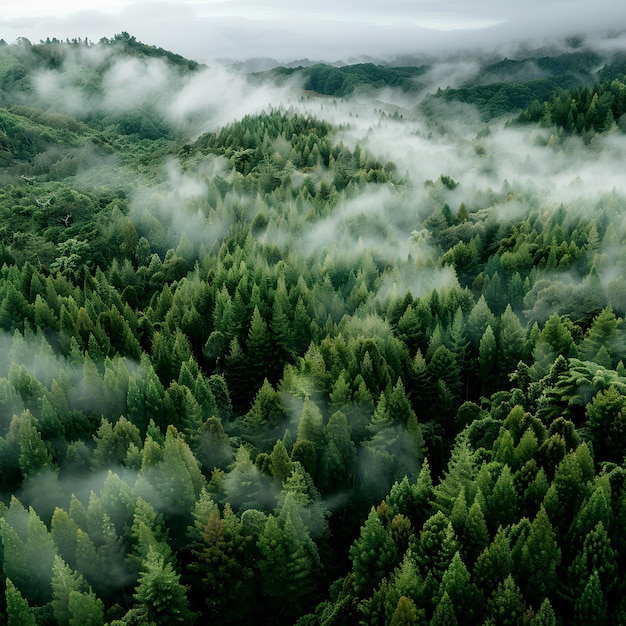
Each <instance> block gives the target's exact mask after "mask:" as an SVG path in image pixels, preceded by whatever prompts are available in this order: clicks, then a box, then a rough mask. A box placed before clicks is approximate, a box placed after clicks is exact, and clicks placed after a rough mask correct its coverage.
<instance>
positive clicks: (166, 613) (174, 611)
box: [134, 549, 194, 626]
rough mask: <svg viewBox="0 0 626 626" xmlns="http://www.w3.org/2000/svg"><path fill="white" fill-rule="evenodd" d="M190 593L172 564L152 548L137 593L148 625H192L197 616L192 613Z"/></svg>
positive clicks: (139, 606)
mask: <svg viewBox="0 0 626 626" xmlns="http://www.w3.org/2000/svg"><path fill="white" fill-rule="evenodd" d="M186 592H187V589H186V587H185V586H183V585H181V583H180V576H179V575H178V574H176V572H175V571H174V569H173V567H172V565H171V563H167V562H165V561H164V559H163V557H162V556H160V555H159V554H158V553H157V552H156V551H154V550H153V549H150V550H149V552H148V555H147V557H146V559H145V562H144V565H143V568H142V571H141V574H140V575H139V583H138V585H137V590H136V592H135V594H134V597H135V600H136V601H137V604H138V608H139V611H140V615H141V616H142V618H143V619H144V620H145V622H146V623H153V624H155V625H156V626H160V625H165V624H192V623H193V622H194V615H193V614H192V613H191V612H190V610H189V604H188V602H187V597H186Z"/></svg>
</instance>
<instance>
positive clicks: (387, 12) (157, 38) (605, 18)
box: [0, 0, 626, 62]
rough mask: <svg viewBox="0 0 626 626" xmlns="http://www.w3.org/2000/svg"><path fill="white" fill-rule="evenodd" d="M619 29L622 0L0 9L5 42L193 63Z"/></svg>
mask: <svg viewBox="0 0 626 626" xmlns="http://www.w3.org/2000/svg"><path fill="white" fill-rule="evenodd" d="M624 26H626V16H625V15H624V11H623V6H622V5H621V4H620V2H619V0H598V1H597V2H594V3H593V4H590V3H588V2H583V1H582V0H576V1H574V2H567V3H565V4H563V3H562V2H559V1H558V0H548V1H546V2H534V1H533V2H530V3H523V4H520V3H517V2H514V1H513V0H507V1H505V2H493V1H492V0H473V1H472V2H466V3H461V4H459V3H455V2H451V1H449V0H447V1H445V2H434V1H432V0H430V1H425V2H419V3H414V2H407V1H406V0H393V1H392V2H385V3H383V4H381V3H374V2H368V3H363V2H359V3H356V2H354V1H353V0H342V1H341V2H328V1H325V2H315V3H314V2H300V3H298V4H297V5H293V4H290V3H285V2H282V1H280V0H265V1H264V2H263V3H250V2H247V1H246V0H232V1H229V2H209V1H208V0H205V1H203V0H193V1H190V0H188V1H180V0H178V1H176V2H164V1H158V0H156V1H155V0H151V1H146V0H125V1H121V0H120V1H119V2H115V3H105V2H104V1H103V0H100V1H98V0H96V1H94V2H90V3H89V5H88V6H85V5H84V3H79V2H78V1H77V0H65V2H59V3H55V6H54V11H53V10H52V9H51V5H49V4H47V3H42V2H34V3H31V2H29V3H23V2H18V1H17V0H6V1H5V2H4V3H3V12H2V15H1V16H0V34H1V36H2V37H3V38H4V39H5V40H6V41H9V42H11V41H13V40H15V39H16V38H17V37H28V38H29V39H31V41H38V40H39V39H45V38H46V37H53V36H54V37H57V38H60V39H65V38H66V37H69V38H70V39H71V38H74V37H78V36H80V37H89V38H90V39H92V40H93V41H98V40H99V39H100V38H101V37H103V36H106V37H110V36H111V35H112V34H113V33H116V32H121V31H129V32H131V33H132V34H134V35H135V36H137V38H138V39H140V40H142V41H146V42H149V43H153V44H155V45H158V46H161V47H163V48H166V49H169V50H175V51H177V52H179V53H180V54H183V55H185V56H187V57H188V58H193V59H197V60H200V61H209V60H210V59H219V58H222V59H232V60H245V59H249V58H254V57H271V58H274V59H277V60H279V61H281V62H287V61H293V60H294V59H302V58H305V57H308V58H310V59H319V60H325V61H336V60H344V61H350V60H352V59H355V58H364V57H369V58H384V59H390V58H393V57H395V56H399V55H407V54H408V55H410V54H416V53H420V54H425V53H426V54H432V53H437V54H440V53H442V52H450V51H454V50H460V49H463V50H465V49H471V50H478V49H480V50H491V51H494V50H498V51H502V50H504V49H507V50H511V49H512V48H513V47H515V46H518V45H522V44H523V43H524V42H526V41H528V40H532V41H533V45H535V46H538V45H544V44H545V43H546V42H547V41H548V40H554V38H555V37H564V36H567V35H572V34H574V35H579V34H581V33H583V34H585V35H587V36H588V37H593V36H595V35H596V34H597V33H602V32H619V31H620V29H623V28H624Z"/></svg>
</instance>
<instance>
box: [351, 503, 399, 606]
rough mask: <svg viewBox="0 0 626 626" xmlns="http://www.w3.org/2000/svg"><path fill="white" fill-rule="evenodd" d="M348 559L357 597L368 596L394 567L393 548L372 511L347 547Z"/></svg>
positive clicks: (394, 555)
mask: <svg viewBox="0 0 626 626" xmlns="http://www.w3.org/2000/svg"><path fill="white" fill-rule="evenodd" d="M350 559H351V560H352V569H353V572H354V588H355V591H356V593H357V595H358V596H360V597H367V594H369V592H371V590H372V589H374V588H375V587H376V585H377V584H378V583H379V582H380V580H381V579H382V578H383V577H384V576H386V575H387V574H389V572H390V571H391V569H392V568H393V566H394V565H395V561H396V559H397V554H396V546H395V544H394V542H393V540H392V538H391V536H390V535H388V534H387V532H386V531H385V529H384V528H383V525H382V523H381V521H380V519H379V517H378V515H377V514H376V511H375V510H374V508H372V510H371V511H370V514H369V516H368V518H367V520H366V522H365V524H364V525H363V526H362V527H361V533H360V536H359V538H358V539H357V540H356V541H355V542H354V543H353V544H352V546H351V547H350Z"/></svg>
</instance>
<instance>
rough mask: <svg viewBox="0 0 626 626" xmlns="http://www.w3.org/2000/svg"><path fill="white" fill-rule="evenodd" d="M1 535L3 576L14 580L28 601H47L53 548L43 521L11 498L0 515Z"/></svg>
mask: <svg viewBox="0 0 626 626" xmlns="http://www.w3.org/2000/svg"><path fill="white" fill-rule="evenodd" d="M0 537H1V538H2V545H3V548H4V554H3V565H2V567H3V571H4V574H5V576H6V577H7V578H10V579H11V580H12V581H15V583H14V584H15V585H16V586H17V587H18V588H19V590H20V592H21V593H23V594H24V597H25V598H26V600H28V601H29V602H31V603H33V604H45V603H46V602H48V601H49V600H50V599H51V588H50V581H51V579H52V565H53V561H54V553H55V549H54V544H53V541H52V537H51V536H50V534H49V532H48V530H47V528H46V526H45V524H44V523H43V522H42V521H41V519H39V516H38V515H37V514H36V513H35V511H34V510H33V509H32V508H30V509H29V510H28V511H26V509H24V507H23V506H22V505H21V503H20V502H19V501H18V500H17V499H16V498H15V497H12V499H11V504H10V506H9V509H8V511H7V513H6V516H5V517H4V518H0Z"/></svg>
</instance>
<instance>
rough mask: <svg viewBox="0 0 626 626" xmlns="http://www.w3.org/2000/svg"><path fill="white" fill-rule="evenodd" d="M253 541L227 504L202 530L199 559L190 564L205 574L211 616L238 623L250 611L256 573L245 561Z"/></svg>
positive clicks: (214, 511)
mask: <svg viewBox="0 0 626 626" xmlns="http://www.w3.org/2000/svg"><path fill="white" fill-rule="evenodd" d="M251 541H252V537H251V536H250V535H247V536H246V535H244V533H243V530H242V525H241V522H240V521H239V520H238V519H237V517H236V516H235V514H234V513H233V511H232V509H231V507H230V505H229V504H228V503H227V504H226V505H225V507H224V517H223V518H221V517H220V514H219V511H218V510H217V509H216V508H215V509H213V510H212V511H211V512H210V513H209V517H208V519H207V521H206V525H205V526H204V527H203V528H202V529H201V530H200V543H199V544H198V547H197V549H195V550H194V554H195V556H196V557H197V559H198V561H197V562H196V563H195V564H192V565H191V566H190V567H191V568H192V569H193V570H194V571H195V572H198V573H200V574H201V575H202V576H203V578H202V582H203V583H204V585H205V586H206V590H207V592H206V606H207V609H208V616H209V617H210V618H211V619H212V620H214V621H219V622H220V623H224V624H238V623H241V622H242V620H245V618H246V615H247V614H248V613H249V611H250V605H251V604H252V601H253V598H254V584H253V576H254V574H253V571H252V569H250V567H248V565H247V564H246V556H247V554H246V551H247V548H248V545H249V544H250V542H251Z"/></svg>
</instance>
